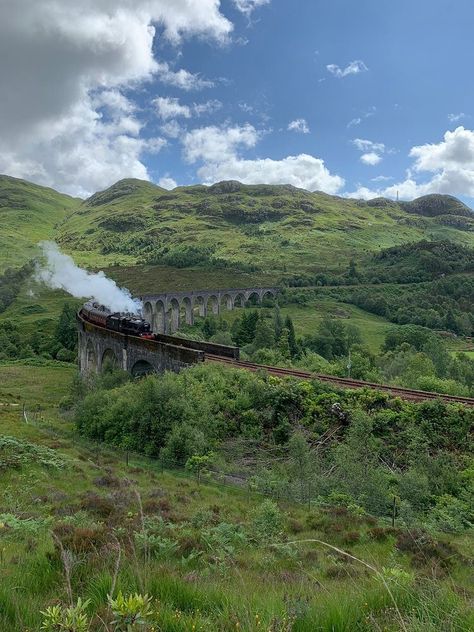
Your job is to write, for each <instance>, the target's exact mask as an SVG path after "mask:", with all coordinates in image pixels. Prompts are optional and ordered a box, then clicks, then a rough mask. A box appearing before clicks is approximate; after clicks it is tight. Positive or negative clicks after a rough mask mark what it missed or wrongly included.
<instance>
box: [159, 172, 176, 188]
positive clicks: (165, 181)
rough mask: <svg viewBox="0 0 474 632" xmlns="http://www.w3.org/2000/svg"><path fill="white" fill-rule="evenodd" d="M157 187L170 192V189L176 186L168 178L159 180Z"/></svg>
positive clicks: (173, 181) (174, 182) (171, 179)
mask: <svg viewBox="0 0 474 632" xmlns="http://www.w3.org/2000/svg"><path fill="white" fill-rule="evenodd" d="M158 185H159V186H160V187H163V189H168V191H171V189H175V188H176V187H177V186H178V184H177V182H176V181H175V180H173V178H170V177H169V176H165V177H163V178H160V179H159V180H158Z"/></svg>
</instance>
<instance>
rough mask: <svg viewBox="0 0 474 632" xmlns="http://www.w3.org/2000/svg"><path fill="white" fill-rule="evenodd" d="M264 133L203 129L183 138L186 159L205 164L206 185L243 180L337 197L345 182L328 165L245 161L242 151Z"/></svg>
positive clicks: (305, 160) (294, 159)
mask: <svg viewBox="0 0 474 632" xmlns="http://www.w3.org/2000/svg"><path fill="white" fill-rule="evenodd" d="M261 136H262V133H261V132H259V131H257V130H256V129H255V128H254V127H253V126H252V125H250V124H248V123H247V124H245V125H243V126H233V127H229V126H227V127H225V126H224V127H217V126H210V127H202V128H198V129H194V130H192V131H191V132H188V133H187V134H186V135H185V136H184V138H183V148H184V156H185V158H186V160H187V161H188V162H190V163H196V162H201V163H202V166H201V167H199V169H198V172H197V173H198V176H199V177H200V178H202V180H203V181H204V182H205V183H208V184H210V183H213V182H217V181H219V180H239V181H240V182H243V183H245V184H259V183H262V182H263V183H266V184H292V185H294V186H297V187H301V188H304V189H308V190H311V191H313V190H322V191H325V192H326V193H337V192H338V191H339V190H340V189H341V188H342V187H343V186H344V180H343V178H341V177H340V176H338V175H333V174H331V173H330V171H329V170H328V169H327V167H326V166H325V164H324V161H323V160H321V159H320V158H315V157H314V156H310V155H308V154H299V155H298V156H287V157H286V158H283V159H281V160H273V159H271V158H258V159H254V160H249V159H245V158H243V157H242V156H241V155H240V153H239V152H240V151H241V150H242V149H251V148H253V147H255V146H256V144H257V142H258V140H259V139H260V138H261Z"/></svg>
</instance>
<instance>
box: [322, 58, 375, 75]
mask: <svg viewBox="0 0 474 632" xmlns="http://www.w3.org/2000/svg"><path fill="white" fill-rule="evenodd" d="M326 69H327V70H328V72H330V73H331V74H332V75H334V76H335V77H337V78H338V79H343V78H344V77H347V76H349V75H358V74H359V73H361V72H367V71H368V70H369V69H368V68H367V66H366V65H365V64H364V62H363V61H362V60H360V59H356V60H355V61H351V63H350V64H348V65H347V66H346V67H345V68H341V67H340V66H337V65H336V64H328V65H327V66H326Z"/></svg>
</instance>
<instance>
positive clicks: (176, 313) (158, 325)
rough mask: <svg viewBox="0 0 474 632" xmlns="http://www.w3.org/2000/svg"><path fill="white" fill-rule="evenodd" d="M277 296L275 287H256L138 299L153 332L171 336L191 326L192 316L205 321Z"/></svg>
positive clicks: (154, 295)
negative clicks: (207, 318)
mask: <svg viewBox="0 0 474 632" xmlns="http://www.w3.org/2000/svg"><path fill="white" fill-rule="evenodd" d="M277 294H278V288H275V287H259V288H258V287H257V288H246V289H231V290H200V291H190V292H173V293H168V294H149V295H144V296H141V297H140V298H141V300H142V301H143V316H144V318H145V319H146V320H147V321H148V322H149V323H151V326H152V329H153V331H154V332H156V333H163V334H168V333H174V332H175V331H177V330H178V329H179V328H180V326H181V324H182V323H183V322H184V323H186V324H187V325H192V324H193V323H194V317H195V316H196V315H197V316H201V317H203V318H205V317H206V316H207V315H208V314H214V315H218V314H220V313H221V310H232V309H234V308H235V307H244V305H245V304H246V303H247V302H248V301H250V302H256V303H262V302H263V301H265V299H274V298H276V296H277Z"/></svg>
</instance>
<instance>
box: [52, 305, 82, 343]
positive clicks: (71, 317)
mask: <svg viewBox="0 0 474 632" xmlns="http://www.w3.org/2000/svg"><path fill="white" fill-rule="evenodd" d="M54 337H55V338H56V340H57V341H58V342H59V343H60V344H61V345H62V346H63V347H65V348H66V349H69V351H74V350H75V349H76V346H77V327H76V309H75V307H74V306H73V305H71V304H70V303H64V305H63V309H62V312H61V315H60V316H59V320H58V324H57V325H56V331H55V334H54Z"/></svg>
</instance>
